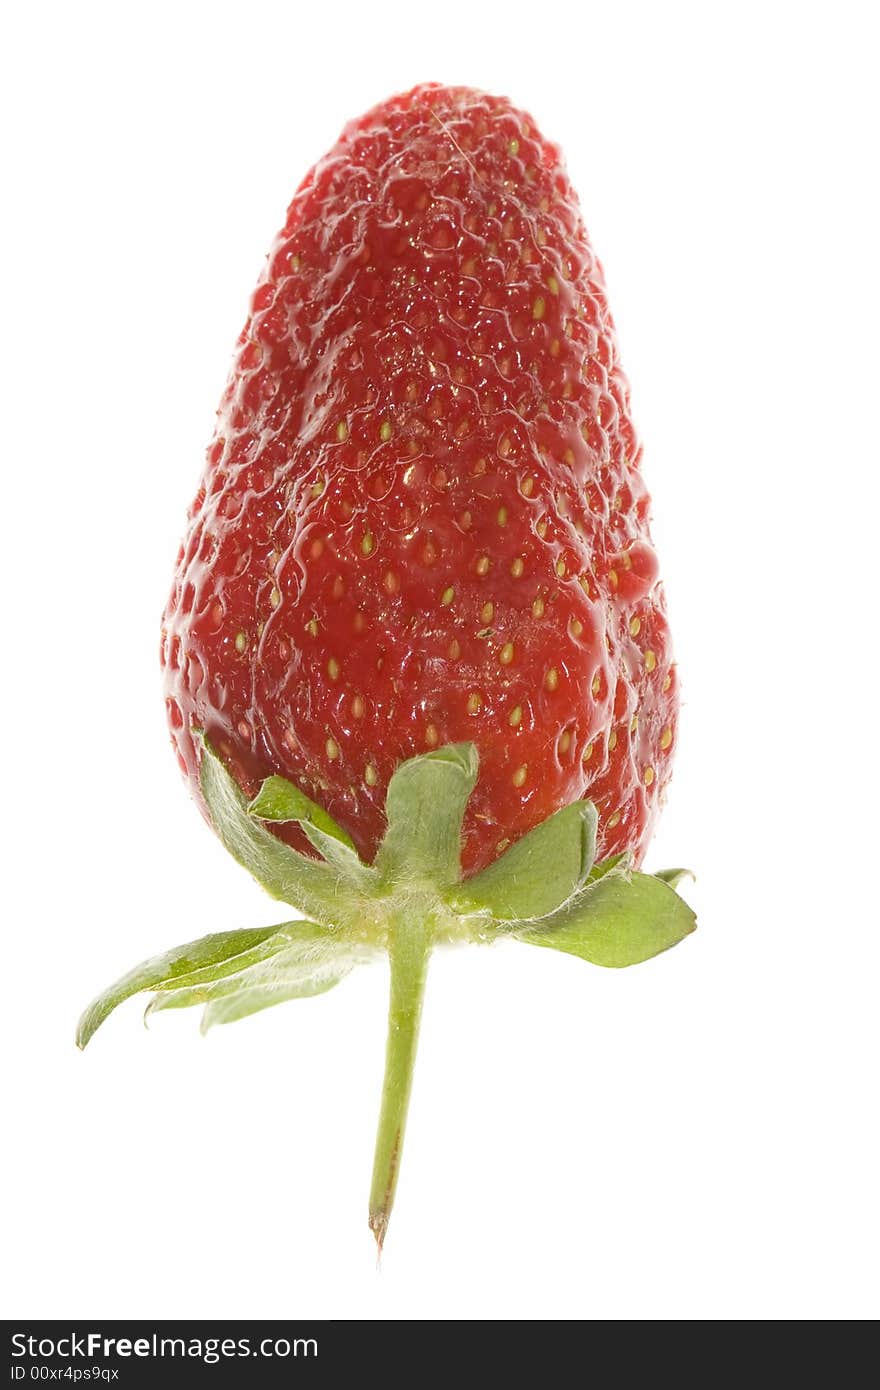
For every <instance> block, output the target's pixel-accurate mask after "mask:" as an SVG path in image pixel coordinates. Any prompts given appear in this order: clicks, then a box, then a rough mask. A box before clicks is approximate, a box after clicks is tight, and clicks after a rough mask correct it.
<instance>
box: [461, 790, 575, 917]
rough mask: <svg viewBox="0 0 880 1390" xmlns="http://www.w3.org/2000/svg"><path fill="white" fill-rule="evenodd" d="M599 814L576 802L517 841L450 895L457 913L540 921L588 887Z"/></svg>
mask: <svg viewBox="0 0 880 1390" xmlns="http://www.w3.org/2000/svg"><path fill="white" fill-rule="evenodd" d="M597 824H598V815H597V813H596V808H595V806H594V805H593V803H592V802H591V801H575V802H572V804H571V805H570V806H565V807H563V809H562V810H561V811H557V812H556V814H555V815H552V816H548V817H547V819H546V820H545V821H543V822H542V824H541V825H538V826H536V827H535V829H534V830H531V831H530V832H529V833H528V835H524V836H523V837H522V839H521V840H517V842H516V844H515V845H512V846H511V848H510V849H509V850H507V851H506V853H505V854H502V856H501V858H500V859H496V860H495V862H494V863H493V864H490V865H489V867H488V868H487V869H483V870H482V872H481V873H479V874H475V875H474V877H473V878H468V879H465V880H464V882H463V883H461V884H459V885H458V887H457V888H456V889H455V890H454V892H453V894H452V895H451V896H450V902H451V904H452V906H453V907H455V908H456V909H457V910H458V911H460V912H475V911H476V912H480V911H487V912H489V913H491V915H492V916H493V917H494V918H495V919H500V920H501V921H512V920H516V919H519V920H523V919H526V918H535V917H544V916H545V915H546V914H547V913H548V912H553V911H554V910H555V909H556V908H558V907H560V906H561V905H562V904H563V903H565V902H567V901H568V899H569V898H570V897H571V896H572V894H573V893H576V892H577V891H578V889H579V888H580V887H581V886H582V885H583V884H584V883H585V882H586V880H587V876H588V875H589V873H590V870H591V869H592V867H593V858H594V856H595V853H596V827H597Z"/></svg>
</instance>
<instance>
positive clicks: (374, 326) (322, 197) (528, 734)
mask: <svg viewBox="0 0 880 1390" xmlns="http://www.w3.org/2000/svg"><path fill="white" fill-rule="evenodd" d="M640 462H641V447H640V444H639V442H638V438H637V436H636V432H635V429H634V427H633V423H632V419H631V416H630V406H629V389H628V385H627V381H626V378H625V377H624V375H623V373H622V371H621V369H620V366H619V361H618V351H617V344H616V339H615V332H614V326H613V323H612V319H611V315H610V312H609V310H608V305H607V301H606V296H605V288H604V280H603V275H602V270H601V267H600V266H599V264H598V262H597V260H596V257H595V255H594V253H593V251H592V249H591V247H590V244H589V241H588V239H587V235H586V232H585V230H584V227H583V223H582V221H581V214H580V210H579V207H578V202H577V198H576V196H575V194H574V192H573V190H572V188H571V185H570V183H569V181H568V178H567V175H566V173H565V170H564V167H563V165H562V162H561V156H560V153H559V151H558V150H557V149H556V147H555V146H553V145H551V144H548V143H547V142H546V141H545V140H544V139H543V138H542V136H541V135H540V134H539V133H538V131H537V130H536V128H535V125H534V123H533V121H532V120H531V119H530V118H529V117H528V116H526V115H524V114H523V113H522V112H520V111H517V110H516V109H515V108H513V107H512V106H511V105H510V103H509V102H508V101H506V100H505V99H502V98H497V97H490V96H485V95H483V94H481V93H477V92H474V91H471V90H468V89H464V88H457V89H449V88H444V87H438V86H427V87H420V88H416V89H415V90H414V91H412V92H410V93H408V94H406V95H404V96H400V97H397V98H395V99H394V100H392V101H389V102H387V103H385V104H384V105H382V106H380V107H377V108H375V109H374V110H373V111H371V112H369V113H368V114H367V115H365V116H364V117H362V118H361V119H360V120H357V121H355V122H353V123H352V124H350V125H349V126H348V127H347V128H346V130H345V132H344V133H343V135H342V137H341V139H340V141H339V143H338V144H337V145H336V146H335V148H334V149H333V150H331V152H330V153H329V154H328V155H327V156H326V158H325V159H323V160H322V161H321V162H320V163H319V164H318V165H317V166H316V167H315V168H314V169H313V170H312V172H311V173H310V174H309V175H308V176H307V178H306V179H305V181H304V183H303V184H302V186H301V188H300V190H299V192H298V193H297V194H296V196H295V198H294V200H293V202H292V203H291V206H290V209H289V211H288V215H287V221H286V223H285V225H284V228H283V230H282V231H281V233H280V234H279V236H278V238H277V239H276V242H275V244H274V246H273V248H272V251H271V252H270V254H269V257H268V262H267V266H266V269H265V272H264V274H263V277H262V279H261V281H260V283H259V285H258V287H257V290H256V292H255V294H254V296H253V302H252V310H251V315H250V317H249V319H248V322H247V325H246V327H245V329H244V331H243V332H242V334H241V337H240V339H239V343H238V350H237V355H236V358H235V362H234V365H233V370H232V374H231V376H230V380H229V383H228V385H227V388H226V391H225V393H224V396H223V399H222V402H221V406H220V411H219V415H218V423H217V430H216V435H215V438H214V442H213V443H212V445H211V447H210V450H209V453H208V461H207V466H206V469H205V472H204V476H203V479H202V485H201V487H200V489H199V492H198V494H197V496H196V499H195V501H194V503H193V505H192V507H191V509H190V514H189V515H190V525H189V531H188V533H187V536H186V539H185V542H184V545H183V546H182V548H181V552H180V557H179V561H178V565H177V571H176V575H175V579H174V587H173V591H172V594H171V598H170V600H169V603H168V607H167V611H166V614H165V621H164V632H163V644H162V652H163V662H164V665H165V681H166V692H167V706H168V712H169V719H170V724H171V730H172V734H173V738H174V741H175V743H176V746H177V750H178V755H179V758H180V762H181V766H182V768H183V770H184V772H185V774H186V775H187V777H188V778H189V779H190V781H191V783H192V785H193V788H194V790H195V791H196V792H197V790H198V787H197V756H196V753H195V749H194V745H193V740H192V736H191V730H192V728H193V727H203V728H205V729H206V730H207V732H208V734H209V736H210V737H211V738H212V740H213V741H214V743H215V745H216V746H217V747H218V748H219V750H220V751H221V753H222V754H223V756H224V757H225V758H226V759H227V761H228V763H229V765H230V767H231V768H232V770H233V771H234V773H235V775H236V776H237V777H238V779H239V781H240V782H241V784H242V785H243V786H244V787H245V789H246V790H247V791H248V792H252V791H254V790H255V789H256V786H257V785H258V783H259V780H260V779H261V778H262V777H264V776H266V775H268V774H269V773H281V774H282V775H284V776H287V777H289V778H291V779H292V780H294V781H295V782H296V783H297V784H298V785H299V786H301V787H302V788H303V789H304V790H306V791H307V792H308V793H309V794H310V795H312V796H313V797H314V798H315V799H316V800H318V801H320V802H321V803H322V804H323V805H324V806H325V807H326V808H327V810H328V811H329V812H330V813H331V814H332V815H333V816H335V817H336V818H337V819H338V820H339V821H340V822H341V823H342V824H343V825H344V826H345V827H346V828H347V829H348V830H349V831H350V833H351V834H352V836H353V838H354V840H355V842H356V844H357V845H358V848H359V849H360V851H361V852H362V854H363V855H365V856H366V857H367V858H371V857H372V855H373V853H374V852H375V849H376V846H377V843H378V840H379V837H380V835H381V833H382V829H383V804H384V799H385V791H386V787H387V784H388V779H389V778H390V776H391V774H392V772H393V771H394V769H395V767H396V766H397V764H398V763H399V762H400V761H401V760H402V759H404V758H409V757H412V756H413V755H414V754H416V753H420V752H424V751H426V750H427V749H429V748H431V747H434V746H437V745H440V744H444V743H451V742H458V741H461V740H473V741H474V742H475V743H476V745H477V748H478V750H479V754H480V776H479V781H478V784H477V788H476V790H475V792H474V795H473V798H472V800H471V803H470V806H469V809H468V812H467V817H466V822H465V836H464V846H463V864H464V867H465V870H466V871H467V872H473V871H475V870H477V869H479V868H480V867H481V866H483V865H485V864H487V863H488V862H490V861H491V860H492V859H493V858H495V856H496V855H497V854H498V853H499V852H500V851H501V850H502V849H503V848H504V847H505V846H506V844H507V843H508V842H510V841H513V840H515V839H517V838H518V837H519V836H521V835H522V834H524V833H525V832H526V831H528V830H529V829H531V828H532V827H533V826H534V825H536V824H537V823H538V822H540V821H542V820H543V819H544V818H545V817H546V816H548V815H550V814H551V813H552V812H553V811H556V810H558V809H559V808H560V807H562V806H564V805H566V804H567V803H569V802H571V801H573V800H575V799H577V798H579V797H583V796H589V797H590V798H591V799H592V800H594V801H595V802H596V804H597V806H598V807H599V811H600V835H599V840H600V846H599V848H600V855H602V856H603V857H604V856H605V855H607V854H611V853H615V852H617V851H620V850H622V849H625V848H629V849H631V850H633V851H634V852H635V854H636V856H637V858H638V859H641V856H642V854H643V852H644V849H645V846H646V844H647V841H648V838H649V836H650V833H651V829H652V825H653V822H654V819H655V815H656V812H657V809H658V805H659V803H660V800H661V798H662V795H663V789H664V787H665V785H666V782H667V780H668V777H669V773H670V757H671V753H672V750H673V748H674V743H675V724H676V714H677V706H678V696H677V681H676V674H675V667H674V666H673V664H672V650H671V646H670V639H669V631H668V627H667V620H666V615H665V609H664V601H663V596H662V591H661V588H660V585H659V584H658V583H657V574H658V570H657V562H656V558H655V555H654V551H653V549H652V547H651V542H650V536H649V530H648V507H649V498H648V494H647V492H646V490H645V486H644V483H643V481H642V476H641V472H640V468H639V465H640ZM450 589H451V590H453V591H454V592H453V594H452V596H451V598H450V595H449V592H448V591H449V590H450ZM488 604H491V605H493V610H492V612H491V614H490V612H489V609H488V608H487V607H486V605H488ZM511 645H512V651H511ZM517 708H519V709H520V710H521V718H520V719H519V722H516V710H517ZM512 721H513V722H512ZM523 769H524V771H523ZM295 835H296V832H295V831H293V837H294V842H295ZM288 837H290V832H288Z"/></svg>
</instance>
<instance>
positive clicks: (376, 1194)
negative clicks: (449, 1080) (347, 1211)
mask: <svg viewBox="0 0 880 1390" xmlns="http://www.w3.org/2000/svg"><path fill="white" fill-rule="evenodd" d="M413 906H415V907H417V910H416V912H413V913H411V912H407V913H406V916H405V920H401V919H398V921H397V922H396V923H395V924H394V926H393V928H392V931H391V937H390V941H389V946H388V959H389V963H390V966H391V997H390V1002H389V1006H388V1041H387V1043H386V1047H385V1080H384V1083H383V1086H382V1108H381V1110H380V1112H379V1129H378V1133H377V1135H376V1154H375V1158H374V1160H373V1182H372V1186H371V1188H370V1230H371V1231H372V1232H373V1235H374V1236H375V1237H376V1244H377V1246H378V1247H379V1253H380V1254H381V1252H382V1243H383V1241H384V1239H385V1232H386V1231H387V1230H388V1222H389V1219H390V1217H391V1208H392V1207H393V1205H394V1193H395V1189H396V1188H397V1175H398V1173H399V1171H400V1157H401V1153H402V1151H403V1137H404V1131H405V1129H406V1115H407V1110H408V1109H409V1097H410V1091H411V1090H412V1077H413V1066H414V1064H415V1060H416V1048H417V1046H418V1040H419V1023H420V1021H421V1016H422V999H423V997H424V993H425V979H426V976H427V973H428V957H429V956H430V954H431V944H432V938H433V932H432V926H433V923H432V920H431V913H430V909H428V910H425V909H424V908H421V905H417V904H413Z"/></svg>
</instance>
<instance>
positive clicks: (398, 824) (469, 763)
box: [376, 743, 478, 891]
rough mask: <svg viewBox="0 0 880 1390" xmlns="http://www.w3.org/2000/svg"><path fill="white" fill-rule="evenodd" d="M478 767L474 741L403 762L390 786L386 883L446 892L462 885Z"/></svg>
mask: <svg viewBox="0 0 880 1390" xmlns="http://www.w3.org/2000/svg"><path fill="white" fill-rule="evenodd" d="M477 766H478V760H477V750H476V749H475V747H474V745H473V744H472V743H452V744H449V745H448V746H447V747H445V748H438V749H437V751H436V752H434V753H424V754H422V755H421V756H419V757H417V758H410V759H409V760H408V762H405V763H401V765H400V767H399V768H398V769H397V771H396V772H395V774H394V776H393V777H392V778H391V782H390V783H389V786H388V797H387V800H386V803H385V813H386V816H387V818H388V829H387V831H386V832H385V838H384V840H383V841H382V844H381V845H380V846H379V852H378V854H377V855H376V869H377V870H378V872H379V874H380V875H381V876H382V877H383V878H384V879H385V880H386V881H388V880H392V879H393V880H397V881H399V882H404V883H405V882H429V883H432V884H433V885H434V886H435V887H436V888H437V889H439V890H441V891H442V890H443V889H444V888H448V887H450V886H451V885H452V884H453V883H457V882H458V879H459V876H460V866H459V858H460V854H461V822H462V818H463V816H464V811H465V807H466V806H467V802H468V798H469V796H470V794H471V792H472V791H473V789H474V784H475V782H476V780H477Z"/></svg>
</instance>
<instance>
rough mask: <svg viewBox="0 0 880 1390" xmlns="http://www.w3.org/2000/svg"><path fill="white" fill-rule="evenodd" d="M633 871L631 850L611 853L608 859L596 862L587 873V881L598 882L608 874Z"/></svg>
mask: <svg viewBox="0 0 880 1390" xmlns="http://www.w3.org/2000/svg"><path fill="white" fill-rule="evenodd" d="M631 871H632V854H631V853H630V851H629V850H624V851H623V854H610V855H609V856H608V858H607V859H603V860H601V861H600V863H598V864H594V865H593V867H592V869H591V870H590V872H589V874H588V875H587V883H596V882H597V880H598V879H600V878H604V877H605V875H606V874H629V873H630V872H631Z"/></svg>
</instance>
